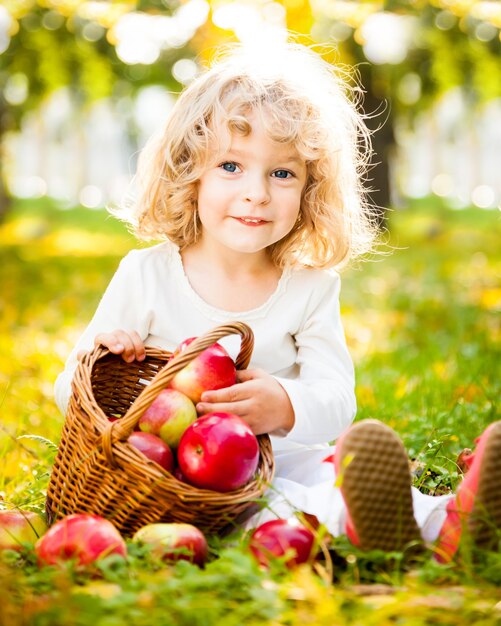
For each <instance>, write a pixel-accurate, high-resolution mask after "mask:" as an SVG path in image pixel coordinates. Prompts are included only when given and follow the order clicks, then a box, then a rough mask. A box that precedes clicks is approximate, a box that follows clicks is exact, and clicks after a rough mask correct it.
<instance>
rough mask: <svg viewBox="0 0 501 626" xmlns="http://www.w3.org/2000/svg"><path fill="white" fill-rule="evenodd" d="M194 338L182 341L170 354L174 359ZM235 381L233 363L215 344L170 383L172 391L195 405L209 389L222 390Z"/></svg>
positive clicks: (220, 347)
mask: <svg viewBox="0 0 501 626" xmlns="http://www.w3.org/2000/svg"><path fill="white" fill-rule="evenodd" d="M195 339H196V337H190V338H189V339H186V340H185V341H183V342H182V343H181V344H180V345H179V346H178V347H177V348H176V350H175V351H174V353H173V354H172V357H171V359H174V358H175V357H176V356H177V355H178V354H180V353H181V352H183V351H184V350H186V348H187V347H188V346H189V345H190V343H191V342H192V341H194V340H195ZM236 380H237V371H236V369H235V363H234V362H233V359H232V358H231V357H230V355H229V354H228V353H227V352H226V350H225V349H224V348H223V346H222V345H220V344H219V343H215V344H214V345H213V346H210V347H209V348H207V349H206V350H204V351H203V352H202V353H201V354H199V355H198V356H197V357H196V358H195V359H193V361H191V363H188V365H187V366H186V367H184V368H183V369H182V370H181V371H180V372H178V373H177V374H176V375H175V376H174V378H173V379H172V380H171V382H170V385H169V386H170V387H171V388H172V389H177V390H178V391H181V392H182V393H184V394H186V395H187V396H188V397H189V398H191V400H193V402H194V403H195V404H196V403H197V402H200V398H201V397H202V393H203V392H204V391H209V390H211V389H222V388H223V387H230V386H231V385H234V384H235V383H236Z"/></svg>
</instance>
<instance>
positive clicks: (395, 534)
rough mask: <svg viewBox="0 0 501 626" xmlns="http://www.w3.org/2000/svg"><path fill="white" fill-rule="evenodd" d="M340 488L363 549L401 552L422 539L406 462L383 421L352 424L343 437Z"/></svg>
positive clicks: (395, 440)
mask: <svg viewBox="0 0 501 626" xmlns="http://www.w3.org/2000/svg"><path fill="white" fill-rule="evenodd" d="M341 445H342V448H341V450H340V451H339V452H340V461H341V462H340V465H339V467H340V468H341V469H340V474H341V476H340V477H339V480H340V488H341V492H342V494H343V498H344V500H345V503H346V506H347V508H348V510H349V512H350V517H351V519H352V522H353V525H354V527H355V530H356V533H357V535H358V538H359V542H360V548H362V549H363V550H384V551H402V550H404V548H405V547H406V546H408V545H409V544H410V543H416V544H421V543H422V538H421V533H420V531H419V527H418V525H417V523H416V520H415V518H414V513H413V505H412V493H411V476H410V472H409V461H408V456H407V452H406V450H405V448H404V445H403V443H402V442H401V441H400V439H399V438H398V437H397V435H396V434H395V433H394V432H393V431H392V430H391V428H389V427H388V426H386V425H385V424H383V423H381V422H378V421H373V420H365V421H363V422H359V423H357V424H354V425H353V426H352V427H351V429H350V431H349V432H348V433H347V434H346V435H345V436H344V438H343V440H342V444H341Z"/></svg>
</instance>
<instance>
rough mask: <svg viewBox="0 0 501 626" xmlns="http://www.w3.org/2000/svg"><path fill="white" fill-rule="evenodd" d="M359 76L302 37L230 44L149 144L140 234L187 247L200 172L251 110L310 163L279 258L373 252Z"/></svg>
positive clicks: (325, 262) (315, 260) (133, 218)
mask: <svg viewBox="0 0 501 626" xmlns="http://www.w3.org/2000/svg"><path fill="white" fill-rule="evenodd" d="M257 57H258V58H257ZM352 82H353V81H352V80H351V79H350V77H349V74H348V73H347V72H345V71H343V70H342V69H340V68H339V67H334V66H333V65H331V64H330V63H328V62H327V61H325V60H324V59H323V58H322V57H321V56H320V55H319V54H318V53H317V52H315V51H314V50H313V49H312V48H310V47H306V46H303V45H300V44H296V43H292V42H289V43H286V44H281V45H280V46H278V47H277V48H276V49H274V50H267V51H266V54H264V53H263V54H261V55H256V53H253V54H251V53H249V52H248V51H246V49H245V48H244V47H243V46H239V45H232V46H231V47H228V48H225V49H224V50H222V51H221V53H220V54H219V56H218V58H217V59H216V62H215V63H213V65H212V67H211V68H210V69H206V70H205V71H204V72H203V73H202V74H200V75H199V76H198V77H197V78H196V79H195V80H194V81H193V82H191V84H190V85H189V86H188V87H187V88H186V89H185V90H184V91H183V92H182V93H181V95H180V96H179V98H178V99H177V101H176V103H175V105H174V107H173V109H172V111H171V112H170V115H169V116H168V119H167V122H166V124H165V126H164V128H163V129H161V132H160V133H158V134H157V135H156V136H154V137H152V138H151V139H150V140H149V141H148V142H147V144H146V146H145V147H144V149H143V150H142V152H141V154H140V157H139V161H138V169H137V174H136V177H135V183H136V185H137V197H136V200H135V201H134V203H133V204H132V205H131V206H129V207H125V210H124V211H122V212H121V217H122V219H125V220H126V221H128V222H129V223H130V224H131V225H132V227H133V231H134V233H135V234H136V235H137V236H138V237H139V238H140V239H145V240H152V239H153V240H161V239H169V240H171V241H172V242H174V243H175V244H177V245H178V246H179V248H180V249H181V250H182V249H183V248H186V247H188V246H190V245H192V244H193V243H195V242H196V241H197V239H198V237H199V236H200V232H201V225H200V222H199V220H198V214H197V211H196V207H197V185H198V181H199V179H200V176H201V175H202V173H203V172H204V171H205V170H206V169H207V168H208V167H211V166H213V164H214V163H215V161H216V159H217V156H218V154H219V152H220V150H221V149H223V147H222V146H221V139H220V136H221V135H226V136H228V132H225V133H218V131H221V130H222V129H224V130H226V131H229V133H230V137H231V133H240V134H242V135H247V134H248V133H249V132H251V125H250V123H249V121H248V117H249V113H258V114H260V116H261V119H262V120H263V121H264V123H265V125H266V129H267V132H268V133H269V136H270V138H272V139H273V140H274V141H277V142H279V143H280V144H286V145H290V146H292V147H293V148H294V149H295V150H296V152H297V153H298V154H299V156H300V157H301V158H302V159H304V161H305V163H306V167H307V180H306V184H305V187H304V190H303V194H302V201H301V209H300V216H299V219H298V221H297V223H296V224H295V226H294V227H293V229H292V230H291V231H290V232H289V233H288V234H287V235H286V236H285V237H283V238H282V239H281V240H280V241H278V242H276V243H274V244H273V245H271V246H270V248H269V253H270V256H271V259H272V261H273V262H274V263H275V264H276V265H277V266H278V267H282V268H283V267H284V266H285V265H288V264H291V265H295V264H302V265H307V266H311V267H318V268H320V267H323V268H327V267H337V268H339V267H340V266H342V265H344V264H346V263H347V262H348V261H349V260H350V259H353V258H355V257H357V256H359V255H361V254H364V253H366V252H368V251H369V250H370V249H371V247H372V245H373V242H374V240H375V234H376V230H377V229H376V225H375V219H374V218H373V211H372V209H371V207H370V205H369V203H368V202H367V199H366V193H365V189H364V182H365V178H364V176H365V172H366V171H367V165H368V162H369V159H370V155H371V143H370V135H369V131H368V130H367V128H366V126H365V124H364V122H363V116H362V115H361V113H360V112H359V111H358V104H359V102H358V100H359V99H360V94H361V90H360V89H359V88H358V87H357V86H356V85H355V86H353V85H352ZM353 96H354V97H353ZM225 148H226V146H225Z"/></svg>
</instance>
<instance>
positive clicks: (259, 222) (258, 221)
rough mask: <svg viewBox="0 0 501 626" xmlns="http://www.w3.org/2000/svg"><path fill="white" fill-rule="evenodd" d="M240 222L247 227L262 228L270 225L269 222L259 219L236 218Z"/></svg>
mask: <svg viewBox="0 0 501 626" xmlns="http://www.w3.org/2000/svg"><path fill="white" fill-rule="evenodd" d="M235 219H236V220H237V221H238V222H242V224H246V225H247V226H260V225H262V224H268V223H269V222H268V221H267V220H262V219H261V218H259V217H236V218H235Z"/></svg>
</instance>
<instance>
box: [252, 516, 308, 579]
mask: <svg viewBox="0 0 501 626" xmlns="http://www.w3.org/2000/svg"><path fill="white" fill-rule="evenodd" d="M314 544H315V535H314V534H313V532H312V531H311V530H310V529H309V528H307V527H306V526H304V525H303V524H301V523H300V522H299V521H298V520H297V519H296V518H291V519H276V520H271V521H269V522H265V523H264V524H261V525H260V526H258V527H257V528H256V529H255V530H254V532H253V533H252V536H251V540H250V544H249V548H250V550H251V552H252V554H253V555H254V556H255V557H256V558H257V560H258V561H259V563H260V564H261V565H263V566H265V567H266V566H268V564H269V562H270V559H273V558H275V557H283V556H286V561H285V564H286V565H287V567H289V568H291V567H294V566H295V565H299V564H300V563H307V562H308V561H310V560H311V559H312V558H313V557H314V556H315V555H314V552H313V548H314Z"/></svg>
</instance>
